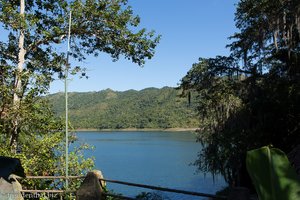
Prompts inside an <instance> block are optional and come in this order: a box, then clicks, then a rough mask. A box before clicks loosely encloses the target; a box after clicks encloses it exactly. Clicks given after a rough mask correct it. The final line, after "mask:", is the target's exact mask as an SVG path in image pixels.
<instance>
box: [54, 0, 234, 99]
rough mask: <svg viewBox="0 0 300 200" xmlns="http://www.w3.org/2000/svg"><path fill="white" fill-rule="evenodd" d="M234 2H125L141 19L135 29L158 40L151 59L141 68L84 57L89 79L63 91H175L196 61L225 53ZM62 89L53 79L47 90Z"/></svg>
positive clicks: (106, 58) (104, 57)
mask: <svg viewBox="0 0 300 200" xmlns="http://www.w3.org/2000/svg"><path fill="white" fill-rule="evenodd" d="M235 3H237V0H226V1H224V0H129V5H131V6H132V8H133V10H134V12H135V14H138V15H139V16H140V17H141V27H145V28H147V29H148V30H152V29H154V30H155V31H156V32H157V33H158V34H161V35H162V38H161V41H160V44H159V45H158V46H157V49H156V54H155V56H154V58H152V59H151V60H147V61H146V64H145V66H144V67H143V68H141V67H139V66H138V65H136V64H133V63H131V62H130V61H128V60H124V59H120V60H119V61H117V62H112V61H111V58H110V57H109V56H108V55H105V54H101V55H99V56H98V57H96V58H95V57H88V59H87V60H86V61H85V63H83V65H84V66H85V67H87V68H88V76H89V79H79V78H76V77H73V79H72V81H70V83H69V91H78V92H83V91H99V90H103V89H106V88H111V89H113V90H117V91H124V90H129V89H135V90H141V89H143V88H146V87H158V88H161V87H164V86H171V87H175V86H177V85H178V83H179V82H180V79H181V78H182V77H183V76H184V75H185V74H186V73H187V72H188V70H189V69H190V68H191V66H192V64H193V63H195V62H197V60H198V58H199V57H214V56H216V55H228V54H229V50H228V49H226V48H225V46H226V44H229V43H230V41H229V40H228V39H227V38H228V37H229V36H230V35H232V34H233V33H234V32H235V31H236V29H235V26H234V12H235V5H234V4H235ZM71 64H72V63H71ZM74 65H75V64H74ZM63 90H64V84H63V82H62V81H59V80H58V81H54V83H53V84H52V85H51V88H50V92H51V93H54V92H59V91H63Z"/></svg>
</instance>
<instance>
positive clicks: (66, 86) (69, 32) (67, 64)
mask: <svg viewBox="0 0 300 200" xmlns="http://www.w3.org/2000/svg"><path fill="white" fill-rule="evenodd" d="M71 17H72V12H71V11H70V16H69V31H68V50H67V61H66V62H67V63H66V66H65V104H66V169H65V170H66V189H68V187H69V180H68V176H69V130H68V123H69V116H68V74H69V66H70V65H69V52H70V35H71Z"/></svg>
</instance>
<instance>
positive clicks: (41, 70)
mask: <svg viewBox="0 0 300 200" xmlns="http://www.w3.org/2000/svg"><path fill="white" fill-rule="evenodd" d="M20 7H21V6H20V1H6V0H0V26H1V34H3V35H2V36H3V37H2V38H3V39H2V40H1V41H0V80H1V82H0V89H1V90H5V91H6V93H5V96H3V97H1V98H3V99H1V100H0V102H1V104H0V106H1V109H2V110H5V113H6V114H7V116H8V117H7V118H6V121H7V123H5V126H6V127H5V128H6V134H8V135H11V136H12V137H11V139H10V140H11V145H12V144H13V145H15V144H16V143H17V142H16V141H15V140H16V139H17V138H18V134H19V132H18V128H19V126H21V124H20V122H19V121H22V120H23V117H24V116H19V114H20V113H19V110H20V109H19V104H25V103H28V102H26V101H27V100H30V98H34V97H37V96H39V95H43V94H45V93H47V91H48V89H49V85H50V83H51V82H52V81H53V78H54V77H55V76H58V77H59V78H63V77H65V74H64V68H65V66H68V67H69V68H70V69H69V71H70V72H71V74H73V73H79V72H82V75H83V76H85V72H84V68H83V67H82V66H81V67H78V66H74V67H70V65H69V63H66V57H67V56H66V53H65V50H64V49H63V48H61V45H62V44H66V41H67V35H68V34H67V33H68V25H69V23H68V17H67V16H69V12H70V11H72V13H73V15H72V31H71V43H70V45H71V46H70V48H71V51H70V52H71V53H70V54H69V55H68V56H69V57H71V58H72V59H73V60H75V61H79V62H80V61H82V60H84V59H86V56H88V55H94V56H98V55H99V54H100V53H107V54H109V55H110V56H111V57H112V59H113V61H116V60H118V59H119V57H120V56H124V57H125V58H126V59H129V60H131V61H132V62H134V63H137V64H138V65H143V64H144V63H145V60H147V59H151V58H152V57H153V56H154V49H155V47H156V45H157V44H158V42H159V39H160V36H157V35H156V34H155V33H154V31H146V29H144V28H140V27H139V23H140V19H139V17H138V16H136V15H134V14H133V10H132V8H131V7H130V6H128V5H127V0H114V1H111V0H103V1H97V0H89V1H80V0H73V1H65V0H60V1H54V0H51V1H40V0H26V2H25V14H24V15H23V14H20V13H19V10H21V8H20ZM21 33H22V34H21ZM20 35H22V38H23V35H24V45H22V43H21V41H20V38H21V37H19V36H20ZM4 38H5V39H4ZM21 46H22V47H21ZM23 48H24V52H23V51H22V52H23V53H22V55H21V53H20V52H18V51H19V50H20V49H23ZM19 53H20V54H19ZM21 60H25V62H24V63H23V62H22V61H21ZM17 66H18V67H17ZM9 108H10V109H9ZM6 109H7V110H6ZM8 111H9V112H8ZM20 115H21V114H20ZM8 119H12V121H11V122H9V121H8Z"/></svg>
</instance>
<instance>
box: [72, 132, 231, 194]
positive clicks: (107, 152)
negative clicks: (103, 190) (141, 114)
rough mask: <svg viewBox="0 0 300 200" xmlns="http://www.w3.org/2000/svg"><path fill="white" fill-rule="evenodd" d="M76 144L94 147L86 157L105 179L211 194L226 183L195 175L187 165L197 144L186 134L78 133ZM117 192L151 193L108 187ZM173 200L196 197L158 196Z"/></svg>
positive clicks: (194, 156) (193, 169) (133, 188)
mask: <svg viewBox="0 0 300 200" xmlns="http://www.w3.org/2000/svg"><path fill="white" fill-rule="evenodd" d="M77 137H78V139H79V141H78V143H88V144H91V145H93V146H95V149H94V150H93V151H87V152H86V155H87V156H94V157H95V164H96V169H99V170H101V171H102V172H103V174H104V177H105V178H107V179H113V180H120V181H127V182H133V183H141V184H148V185H154V186H161V187H168V188H174V189H182V190H188V191H196V192H203V193H210V194H214V193H215V192H216V191H218V190H220V189H222V188H223V187H224V186H225V185H226V184H225V182H224V180H223V178H221V177H218V176H217V177H215V180H213V177H212V175H211V174H206V175H204V174H202V173H196V167H194V166H191V165H190V164H191V163H192V162H193V161H195V159H196V158H197V152H199V150H200V149H201V145H200V144H199V143H196V142H195V135H194V134H193V133H190V132H138V131H136V132H79V133H77ZM108 188H109V189H112V190H114V191H115V192H117V193H122V194H123V195H126V196H131V197H134V196H135V195H137V194H139V193H140V192H142V191H145V192H151V190H147V189H142V188H135V187H128V186H122V185H118V184H108ZM158 193H159V194H162V195H163V196H165V197H168V198H170V199H174V200H179V199H180V200H185V199H186V200H194V199H202V198H199V197H193V196H186V195H179V194H174V193H162V192H158Z"/></svg>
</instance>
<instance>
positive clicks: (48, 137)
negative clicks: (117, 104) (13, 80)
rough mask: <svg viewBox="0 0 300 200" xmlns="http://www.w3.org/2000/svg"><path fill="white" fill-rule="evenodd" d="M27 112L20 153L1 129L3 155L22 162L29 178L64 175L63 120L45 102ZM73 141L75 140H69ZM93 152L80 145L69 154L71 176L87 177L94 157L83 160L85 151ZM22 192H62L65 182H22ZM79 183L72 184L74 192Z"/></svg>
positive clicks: (20, 142)
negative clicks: (45, 190)
mask: <svg viewBox="0 0 300 200" xmlns="http://www.w3.org/2000/svg"><path fill="white" fill-rule="evenodd" d="M30 105H31V107H30V109H29V108H28V107H26V109H29V110H26V111H24V112H25V113H27V114H28V115H27V117H26V118H23V120H22V126H21V127H20V135H19V144H18V145H19V146H18V151H19V153H18V154H14V153H12V152H11V151H10V147H9V144H8V142H7V141H8V139H7V138H6V137H8V136H7V135H6V134H5V132H2V131H4V130H3V129H1V137H0V155H2V156H10V157H17V158H20V159H21V163H22V166H23V167H24V169H25V173H26V175H28V176H41V175H44V176H63V175H64V174H65V171H64V169H65V168H64V166H65V150H64V149H65V143H64V140H65V135H64V132H63V130H64V125H63V124H62V121H61V120H59V119H58V118H56V117H55V116H54V115H53V113H52V111H51V110H50V109H49V108H48V106H47V102H45V101H44V100H42V99H39V100H37V101H36V102H35V103H32V104H30ZM23 109H25V108H23ZM70 141H71V142H72V141H74V139H73V138H72V137H70ZM87 149H90V147H89V146H87V145H82V146H79V147H78V148H75V149H74V150H72V151H71V152H70V154H69V171H70V172H69V175H71V176H72V175H74V176H75V175H76V176H77V175H85V174H86V173H87V171H90V170H91V169H92V168H93V167H94V162H93V159H92V158H84V156H83V151H84V150H87ZM21 183H22V187H23V189H26V188H27V189H33V188H36V189H63V187H64V185H63V180H60V181H59V180H58V181H54V182H53V180H31V179H25V180H22V181H21ZM79 183H80V181H78V180H76V181H72V182H71V183H70V188H71V189H75V188H77V187H78V186H79Z"/></svg>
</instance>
